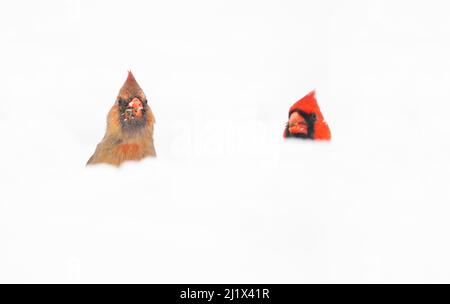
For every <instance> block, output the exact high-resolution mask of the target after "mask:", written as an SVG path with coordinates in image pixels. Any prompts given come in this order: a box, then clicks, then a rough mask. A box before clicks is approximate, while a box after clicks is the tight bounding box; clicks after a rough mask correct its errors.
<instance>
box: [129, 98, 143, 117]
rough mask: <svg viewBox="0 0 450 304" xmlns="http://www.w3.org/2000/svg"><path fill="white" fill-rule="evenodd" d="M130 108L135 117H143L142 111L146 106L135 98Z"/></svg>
mask: <svg viewBox="0 0 450 304" xmlns="http://www.w3.org/2000/svg"><path fill="white" fill-rule="evenodd" d="M128 107H129V108H131V109H133V114H134V117H136V118H141V117H142V110H143V109H144V106H143V105H142V101H140V100H139V98H136V97H135V98H133V100H132V101H130V103H129V104H128Z"/></svg>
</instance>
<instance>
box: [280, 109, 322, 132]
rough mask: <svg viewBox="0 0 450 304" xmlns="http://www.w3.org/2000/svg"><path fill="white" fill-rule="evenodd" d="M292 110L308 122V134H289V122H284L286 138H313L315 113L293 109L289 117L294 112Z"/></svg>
mask: <svg viewBox="0 0 450 304" xmlns="http://www.w3.org/2000/svg"><path fill="white" fill-rule="evenodd" d="M294 112H296V113H298V114H299V115H301V116H302V117H303V118H304V119H305V120H306V123H307V124H308V134H303V133H295V134H291V133H290V132H289V124H286V130H285V133H286V138H302V139H307V138H309V139H314V123H315V122H316V114H314V113H311V114H308V113H306V112H303V111H300V110H293V111H291V112H290V113H289V117H291V115H292V113H294Z"/></svg>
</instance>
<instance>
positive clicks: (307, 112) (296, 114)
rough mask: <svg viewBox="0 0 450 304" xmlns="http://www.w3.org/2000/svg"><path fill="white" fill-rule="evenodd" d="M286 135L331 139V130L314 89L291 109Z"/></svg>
mask: <svg viewBox="0 0 450 304" xmlns="http://www.w3.org/2000/svg"><path fill="white" fill-rule="evenodd" d="M284 137H294V138H309V139H319V140H330V139H331V132H330V128H329V127H328V124H327V123H326V122H325V119H324V118H323V115H322V112H321V111H320V108H319V105H318V104H317V100H316V92H315V91H312V92H310V93H309V94H308V95H306V96H305V97H303V98H302V99H300V100H299V101H297V102H296V103H295V104H294V105H293V106H292V107H291V108H290V109H289V121H288V123H287V124H286V128H285V130H284Z"/></svg>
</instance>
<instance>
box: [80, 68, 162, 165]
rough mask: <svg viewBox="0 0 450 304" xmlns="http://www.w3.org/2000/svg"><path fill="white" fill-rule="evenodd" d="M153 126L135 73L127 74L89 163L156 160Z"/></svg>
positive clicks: (150, 112) (152, 119)
mask: <svg viewBox="0 0 450 304" xmlns="http://www.w3.org/2000/svg"><path fill="white" fill-rule="evenodd" d="M154 123H155V118H154V117H153V113H152V110H151V109H150V107H149V106H148V104H147V98H146V97H145V94H144V92H143V91H142V89H141V87H140V86H139V84H138V83H137V82H136V79H135V78H134V76H133V74H132V73H131V72H128V78H127V80H126V81H125V83H124V85H123V86H122V88H121V89H120V92H119V96H117V100H116V102H115V103H114V105H113V107H112V108H111V110H110V111H109V114H108V120H107V127H106V134H105V137H104V138H103V140H102V141H101V142H100V143H99V144H98V145H97V149H96V150H95V153H94V155H92V156H91V158H90V159H89V161H88V163H87V164H88V165H91V164H98V163H107V164H111V165H115V166H120V164H122V163H123V162H124V161H127V160H141V159H143V158H145V157H155V156H156V152H155V147H154V145H153V124H154Z"/></svg>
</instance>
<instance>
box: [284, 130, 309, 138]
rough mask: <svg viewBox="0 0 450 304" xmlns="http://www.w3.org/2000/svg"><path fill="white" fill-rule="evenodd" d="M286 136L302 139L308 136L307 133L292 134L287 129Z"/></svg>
mask: <svg viewBox="0 0 450 304" xmlns="http://www.w3.org/2000/svg"><path fill="white" fill-rule="evenodd" d="M286 137H287V138H303V139H307V138H310V137H309V136H308V134H304V133H294V134H292V133H289V131H288V132H287V133H286Z"/></svg>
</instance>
